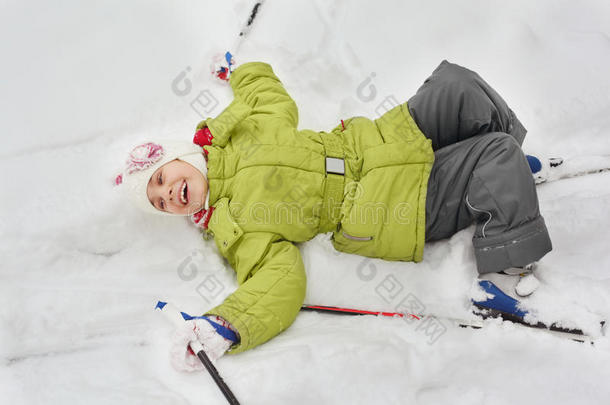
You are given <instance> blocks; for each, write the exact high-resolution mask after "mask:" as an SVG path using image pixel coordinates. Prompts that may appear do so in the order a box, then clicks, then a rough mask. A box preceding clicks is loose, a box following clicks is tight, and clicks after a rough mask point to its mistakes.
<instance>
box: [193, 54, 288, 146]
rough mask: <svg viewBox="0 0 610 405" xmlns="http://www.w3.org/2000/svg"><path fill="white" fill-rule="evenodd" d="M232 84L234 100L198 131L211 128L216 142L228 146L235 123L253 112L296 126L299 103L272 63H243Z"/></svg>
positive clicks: (199, 125)
mask: <svg viewBox="0 0 610 405" xmlns="http://www.w3.org/2000/svg"><path fill="white" fill-rule="evenodd" d="M230 84H231V87H232V88H233V93H234V95H235V99H234V100H233V102H232V103H231V104H229V106H228V107H226V108H225V109H224V110H223V111H222V112H221V113H220V114H219V115H218V116H217V117H216V118H209V119H207V120H203V121H201V122H200V123H199V124H198V125H197V131H199V130H201V129H203V128H205V127H208V128H209V130H210V132H211V134H212V136H213V137H214V140H213V141H212V144H213V145H218V146H221V147H224V146H225V145H226V144H227V141H228V139H229V137H230V135H231V130H232V129H233V128H234V127H235V125H237V124H238V123H239V122H240V121H242V120H244V119H245V118H247V117H249V116H250V115H255V114H264V115H266V116H274V117H277V118H279V119H281V120H283V121H284V122H286V123H287V124H288V125H289V126H291V127H294V128H296V126H297V124H298V120H299V114H298V110H297V106H296V104H295V102H294V101H293V100H292V98H291V97H290V96H289V95H288V93H287V92H286V89H284V86H283V85H282V83H281V82H280V80H279V79H278V78H277V76H276V75H275V73H273V70H272V69H271V66H269V64H267V63H264V62H248V63H244V64H243V65H240V66H239V67H237V68H236V69H235V71H234V72H233V73H232V74H231V77H230Z"/></svg>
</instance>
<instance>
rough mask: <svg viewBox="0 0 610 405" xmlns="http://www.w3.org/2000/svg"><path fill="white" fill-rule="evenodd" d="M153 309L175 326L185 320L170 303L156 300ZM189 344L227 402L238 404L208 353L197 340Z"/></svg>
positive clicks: (233, 404)
mask: <svg viewBox="0 0 610 405" xmlns="http://www.w3.org/2000/svg"><path fill="white" fill-rule="evenodd" d="M155 309H158V310H159V311H161V312H162V313H163V315H165V317H166V318H167V319H168V320H169V321H170V322H172V323H173V324H174V325H175V326H177V327H178V326H181V325H182V324H183V323H184V321H185V319H184V316H183V315H182V312H180V310H178V308H176V307H175V306H174V305H172V304H171V303H166V302H163V301H159V302H157V306H156V307H155ZM189 346H190V347H191V349H192V350H193V353H196V354H197V357H198V358H199V360H200V361H201V363H203V366H204V367H205V368H206V370H208V373H209V374H210V376H211V377H212V379H213V380H214V382H215V383H216V385H217V386H218V388H220V391H222V394H223V395H224V396H225V398H226V399H227V401H228V402H229V404H231V405H239V401H238V400H237V398H235V395H233V392H232V391H231V389H230V388H229V386H228V385H227V384H226V383H225V382H224V380H223V379H222V377H221V376H220V374H219V373H218V370H216V367H214V364H212V361H211V360H210V359H209V357H208V355H207V354H205V351H204V350H203V346H202V345H201V343H200V342H199V341H198V340H192V341H191V342H189Z"/></svg>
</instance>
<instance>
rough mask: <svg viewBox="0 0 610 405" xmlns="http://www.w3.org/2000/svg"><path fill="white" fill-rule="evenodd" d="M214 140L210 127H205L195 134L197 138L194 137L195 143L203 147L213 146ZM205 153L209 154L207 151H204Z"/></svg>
mask: <svg viewBox="0 0 610 405" xmlns="http://www.w3.org/2000/svg"><path fill="white" fill-rule="evenodd" d="M212 139H214V135H212V133H211V132H210V129H209V128H208V127H205V128H202V129H200V130H199V131H197V132H195V136H194V137H193V143H194V144H196V145H199V146H201V147H203V146H205V145H211V144H212ZM203 152H204V153H205V154H206V155H207V154H208V151H207V150H205V149H203Z"/></svg>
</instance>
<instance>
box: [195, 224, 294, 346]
mask: <svg viewBox="0 0 610 405" xmlns="http://www.w3.org/2000/svg"><path fill="white" fill-rule="evenodd" d="M219 249H220V250H221V252H222V253H223V255H225V257H226V258H227V259H228V260H229V263H230V264H231V266H233V268H234V269H235V271H236V272H237V281H238V283H239V288H238V289H237V290H236V291H235V292H234V293H233V294H231V295H230V296H229V297H227V298H226V299H225V301H224V302H223V303H222V304H221V305H219V306H217V307H215V308H213V309H211V310H210V311H208V312H207V313H206V315H212V314H213V315H218V316H220V317H222V318H223V319H225V320H226V321H227V322H229V323H230V324H231V325H232V326H233V327H234V328H235V329H236V330H237V332H238V334H239V337H240V342H239V343H238V344H237V345H234V346H233V348H232V350H231V351H230V352H229V353H231V354H233V353H239V352H242V351H244V350H248V349H251V348H253V347H255V346H258V345H260V344H261V343H264V342H266V341H267V340H269V339H271V338H272V337H274V336H276V335H277V334H278V333H280V332H281V331H283V330H284V329H286V328H288V326H290V325H291V324H292V322H293V321H294V319H295V318H296V316H297V314H298V313H299V310H300V308H301V305H302V304H303V300H304V299H305V288H306V276H305V266H304V264H303V260H302V258H301V254H300V251H299V249H298V248H297V247H296V246H295V245H294V244H292V243H291V242H289V241H286V240H283V239H282V238H281V237H280V236H279V235H277V234H274V233H269V232H248V233H244V234H243V235H242V236H241V237H240V238H239V240H237V241H236V242H235V243H234V244H233V245H232V246H231V247H230V248H229V249H228V250H227V251H223V248H222V244H221V243H219Z"/></svg>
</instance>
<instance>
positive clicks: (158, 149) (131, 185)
mask: <svg viewBox="0 0 610 405" xmlns="http://www.w3.org/2000/svg"><path fill="white" fill-rule="evenodd" d="M175 159H179V160H182V161H184V162H187V163H189V164H190V165H192V166H194V167H195V168H196V169H198V170H199V171H200V172H201V173H202V174H203V176H204V177H206V178H207V165H206V162H205V159H204V157H203V148H202V147H201V146H199V145H196V144H194V143H191V142H185V141H174V140H155V141H151V142H146V143H143V144H141V145H138V146H136V147H135V148H133V150H132V151H131V152H130V153H129V156H128V157H127V161H126V162H125V163H126V167H125V170H124V171H123V173H121V174H119V175H118V176H117V177H116V179H115V184H116V185H119V184H121V183H123V188H124V189H125V191H126V192H127V194H128V196H129V199H130V200H131V202H132V203H133V204H134V205H135V206H136V207H138V208H139V209H141V210H143V211H145V212H148V213H151V214H157V215H184V216H186V215H190V214H171V213H169V212H164V211H160V210H158V209H156V208H155V207H154V206H153V205H152V203H151V202H150V200H149V199H148V195H147V194H146V190H147V187H148V181H149V180H150V177H151V176H152V174H153V173H154V172H155V171H156V170H157V169H158V168H160V167H161V166H163V165H164V164H166V163H168V162H171V161H172V160H175ZM191 214H192V213H191Z"/></svg>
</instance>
